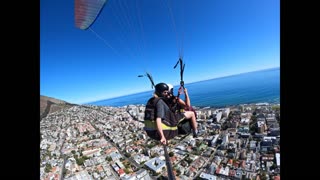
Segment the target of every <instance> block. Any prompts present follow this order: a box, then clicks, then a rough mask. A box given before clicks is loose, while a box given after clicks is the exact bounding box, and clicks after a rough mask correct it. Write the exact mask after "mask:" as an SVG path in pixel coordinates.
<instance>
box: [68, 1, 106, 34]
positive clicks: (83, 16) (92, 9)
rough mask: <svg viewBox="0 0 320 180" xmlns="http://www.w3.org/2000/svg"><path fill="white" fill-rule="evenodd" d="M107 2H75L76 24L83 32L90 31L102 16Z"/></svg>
mask: <svg viewBox="0 0 320 180" xmlns="http://www.w3.org/2000/svg"><path fill="white" fill-rule="evenodd" d="M106 2H107V0H74V3H75V6H74V7H75V9H74V10H75V12H74V13H75V24H76V27H77V28H80V29H82V30H86V29H88V28H89V27H90V26H91V25H92V24H93V22H94V21H95V20H96V18H97V17H98V15H99V14H100V12H101V10H102V8H103V7H104V5H105V4H106Z"/></svg>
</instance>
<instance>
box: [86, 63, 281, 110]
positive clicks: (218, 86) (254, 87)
mask: <svg viewBox="0 0 320 180" xmlns="http://www.w3.org/2000/svg"><path fill="white" fill-rule="evenodd" d="M185 87H186V88H187V89H188V93H189V97H190V100H191V105H192V106H198V107H207V106H210V107H226V106H231V105H238V104H251V103H276V104H278V103H280V68H272V69H266V70H261V71H255V72H248V73H242V74H238V75H232V76H227V77H221V78H215V79H210V80H205V81H199V82H194V83H189V84H188V83H186V82H185ZM178 89H179V86H174V94H175V95H177V91H178ZM153 91H154V90H150V91H146V92H141V93H136V94H131V95H126V96H121V97H116V98H111V99H105V100H100V101H96V102H91V103H88V104H91V105H98V106H115V107H118V106H125V105H131V104H132V105H137V104H146V102H147V100H148V99H149V98H150V97H151V96H152V94H153ZM180 98H182V99H184V94H181V95H180Z"/></svg>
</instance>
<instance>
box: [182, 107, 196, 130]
mask: <svg viewBox="0 0 320 180" xmlns="http://www.w3.org/2000/svg"><path fill="white" fill-rule="evenodd" d="M184 115H185V117H186V119H191V125H192V129H193V130H194V131H195V130H197V129H198V127H197V121H196V116H195V114H194V112H193V111H185V112H184Z"/></svg>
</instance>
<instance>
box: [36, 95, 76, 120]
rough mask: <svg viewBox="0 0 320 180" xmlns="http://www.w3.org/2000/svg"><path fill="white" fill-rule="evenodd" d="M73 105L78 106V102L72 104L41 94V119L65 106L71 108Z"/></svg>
mask: <svg viewBox="0 0 320 180" xmlns="http://www.w3.org/2000/svg"><path fill="white" fill-rule="evenodd" d="M72 106H78V105H77V104H71V103H68V102H66V101H63V100H59V99H55V98H51V97H47V96H42V95H40V121H41V119H42V118H44V117H46V116H47V115H48V114H50V113H52V112H56V111H59V110H62V109H65V108H71V107H72Z"/></svg>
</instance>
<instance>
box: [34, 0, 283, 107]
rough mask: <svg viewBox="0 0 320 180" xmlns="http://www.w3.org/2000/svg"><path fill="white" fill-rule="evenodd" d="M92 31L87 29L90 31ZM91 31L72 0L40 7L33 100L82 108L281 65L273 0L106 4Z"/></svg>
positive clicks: (46, 0)
mask: <svg viewBox="0 0 320 180" xmlns="http://www.w3.org/2000/svg"><path fill="white" fill-rule="evenodd" d="M90 29H91V30H90ZM90 29H87V30H81V29H79V28H77V27H76V26H75V17H74V0H72V1H65V0H54V1H52V0H41V1H40V94H41V95H45V96H49V97H53V98H57V99H61V100H64V101H67V102H70V103H78V104H81V103H86V102H92V101H97V100H102V99H106V98H112V97H117V96H122V95H127V94H133V93H138V92H143V91H148V90H151V84H150V82H149V80H148V78H147V77H142V78H141V77H138V75H140V74H145V73H146V72H149V73H150V74H151V75H152V76H153V79H154V81H155V83H159V82H167V83H170V84H173V85H178V84H179V82H180V74H179V73H180V72H179V68H178V67H177V68H176V69H173V66H174V65H175V64H176V62H177V60H178V58H179V56H182V57H183V61H184V63H185V64H186V67H185V71H184V81H185V84H187V83H192V82H196V81H201V80H206V79H212V78H216V77H222V76H227V75H232V74H239V73H242V72H250V71H256V70H260V69H267V68H273V67H280V1H279V0H241V1H239V0H198V1H194V0H109V1H108V2H107V3H106V4H105V6H104V8H103V9H102V11H101V13H100V14H99V16H98V17H97V19H96V20H95V22H94V23H93V24H92V26H91V27H90Z"/></svg>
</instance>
